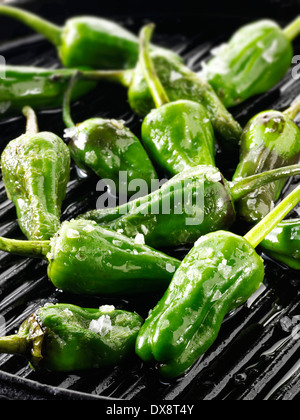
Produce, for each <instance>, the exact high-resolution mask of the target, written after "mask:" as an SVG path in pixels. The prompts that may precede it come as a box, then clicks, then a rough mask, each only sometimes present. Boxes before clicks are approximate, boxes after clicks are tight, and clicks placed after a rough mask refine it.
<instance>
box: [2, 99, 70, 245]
mask: <svg viewBox="0 0 300 420" xmlns="http://www.w3.org/2000/svg"><path fill="white" fill-rule="evenodd" d="M23 112H24V115H25V116H26V117H27V129H26V133H25V134H24V135H22V136H20V137H18V138H17V139H15V140H12V141H11V142H9V144H8V145H7V146H6V148H5V149H4V151H3V153H2V155H1V170H2V175H3V181H4V185H5V189H6V192H7V195H8V198H9V199H10V200H11V201H12V202H13V203H14V205H15V207H16V211H17V217H18V223H19V226H20V228H21V230H22V232H23V233H24V235H25V236H26V237H27V238H28V239H30V240H48V239H50V238H51V237H52V236H53V235H54V234H55V233H56V232H57V230H58V229H59V227H60V216H61V206H62V202H63V200H64V198H65V195H66V190H67V184H68V181H69V177H70V152H69V149H68V147H67V146H66V145H65V143H64V142H63V140H62V139H61V138H60V137H58V136H57V135H56V134H53V133H50V132H41V133H40V132H39V130H38V123H37V119H36V114H35V112H34V111H33V109H32V108H30V107H25V108H24V110H23Z"/></svg>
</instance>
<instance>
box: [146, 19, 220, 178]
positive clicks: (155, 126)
mask: <svg viewBox="0 0 300 420" xmlns="http://www.w3.org/2000/svg"><path fill="white" fill-rule="evenodd" d="M153 30H154V25H151V24H150V25H148V26H145V27H144V28H143V30H142V31H141V35H140V38H141V49H140V65H141V67H142V69H143V73H144V77H145V80H146V81H147V84H148V86H149V89H150V92H151V94H152V96H153V99H154V102H155V105H156V108H157V109H154V110H153V111H151V112H150V114H148V115H147V116H146V118H145V119H144V121H143V124H142V141H143V144H144V146H145V148H146V150H147V152H148V154H149V156H150V158H151V159H152V161H153V162H155V163H156V164H157V165H158V166H159V167H160V168H161V169H162V170H163V171H164V172H165V173H166V174H167V175H171V176H174V175H176V174H178V173H180V172H182V171H185V170H187V169H189V168H193V167H195V166H199V165H212V166H215V159H214V156H215V136H214V130H213V127H212V124H211V122H210V120H209V118H208V114H207V112H206V109H205V108H204V107H203V106H202V105H200V104H199V103H197V102H192V101H188V100H180V101H175V102H170V100H169V98H168V96H167V93H166V91H165V89H164V87H163V86H162V84H161V82H160V80H159V78H158V76H157V73H156V71H155V68H154V65H153V61H152V59H151V56H150V50H149V45H150V40H151V36H152V33H153Z"/></svg>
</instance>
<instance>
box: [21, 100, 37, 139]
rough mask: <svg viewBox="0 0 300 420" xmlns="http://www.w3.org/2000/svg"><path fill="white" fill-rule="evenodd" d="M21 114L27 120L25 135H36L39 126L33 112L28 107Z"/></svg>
mask: <svg viewBox="0 0 300 420" xmlns="http://www.w3.org/2000/svg"><path fill="white" fill-rule="evenodd" d="M22 112H23V115H24V116H25V117H26V119H27V124H26V134H37V133H38V132H39V125H38V120H37V116H36V113H35V112H34V110H33V109H32V108H31V107H30V106H25V107H24V108H23V110H22Z"/></svg>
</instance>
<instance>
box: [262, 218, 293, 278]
mask: <svg viewBox="0 0 300 420" xmlns="http://www.w3.org/2000/svg"><path fill="white" fill-rule="evenodd" d="M260 246H261V248H262V249H263V251H264V252H265V253H266V254H267V255H269V256H270V257H271V258H273V259H275V260H277V261H279V262H282V263H284V264H285V265H286V266H288V267H290V268H292V269H294V270H300V219H291V220H284V221H283V222H281V223H279V224H278V226H277V227H276V228H275V229H274V230H273V231H272V232H271V233H270V234H269V235H268V236H267V237H266V238H265V240H263V241H262V242H261V244H260Z"/></svg>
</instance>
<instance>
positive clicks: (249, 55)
mask: <svg viewBox="0 0 300 420" xmlns="http://www.w3.org/2000/svg"><path fill="white" fill-rule="evenodd" d="M299 33H300V18H297V20H296V21H295V22H293V23H292V24H291V25H290V26H289V27H288V28H286V29H285V30H283V29H281V28H280V27H279V25H278V24H277V23H275V22H273V21H270V20H262V21H258V22H255V23H251V24H249V25H246V26H244V27H242V28H241V29H239V30H238V31H237V32H236V33H235V34H234V35H233V37H232V39H231V40H230V41H229V42H228V44H224V45H222V46H221V47H220V48H218V49H217V50H216V51H215V52H214V55H215V56H214V57H213V58H212V59H211V60H210V61H209V62H208V63H206V64H205V66H204V70H203V72H202V73H201V74H202V76H203V77H205V78H206V79H207V80H208V81H209V83H210V84H211V85H212V87H213V88H214V89H215V91H216V93H217V94H218V96H219V97H220V98H221V100H222V101H223V103H224V105H225V106H226V108H229V107H232V106H234V105H238V104H240V103H242V102H243V101H245V100H246V99H248V98H251V97H252V96H254V95H258V94H261V93H265V92H268V91H269V90H270V89H271V88H272V87H274V86H275V85H276V84H277V83H279V82H280V81H281V80H282V79H283V77H284V76H285V75H286V73H287V72H288V70H289V68H290V66H291V62H292V57H293V47H292V43H291V42H292V40H293V39H294V38H295V37H296V36H298V35H299Z"/></svg>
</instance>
